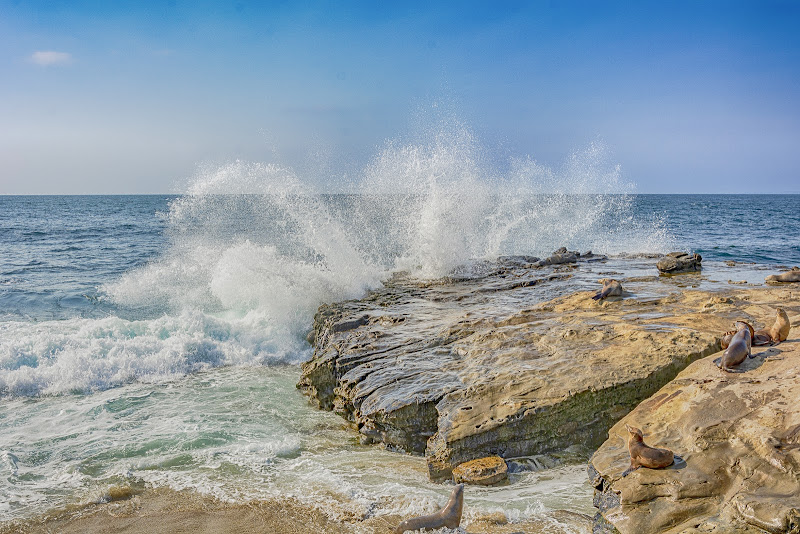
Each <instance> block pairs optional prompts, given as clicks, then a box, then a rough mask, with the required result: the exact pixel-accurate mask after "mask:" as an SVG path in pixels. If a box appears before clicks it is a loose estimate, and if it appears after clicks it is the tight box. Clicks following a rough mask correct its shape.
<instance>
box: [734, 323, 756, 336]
mask: <svg viewBox="0 0 800 534" xmlns="http://www.w3.org/2000/svg"><path fill="white" fill-rule="evenodd" d="M733 326H734V327H735V328H736V330H741V329H742V328H745V327H747V329H748V330H749V331H750V339H755V337H756V331H755V330H753V327H752V326H750V323H748V322H747V321H742V320H739V321H736V322H735V323H733Z"/></svg>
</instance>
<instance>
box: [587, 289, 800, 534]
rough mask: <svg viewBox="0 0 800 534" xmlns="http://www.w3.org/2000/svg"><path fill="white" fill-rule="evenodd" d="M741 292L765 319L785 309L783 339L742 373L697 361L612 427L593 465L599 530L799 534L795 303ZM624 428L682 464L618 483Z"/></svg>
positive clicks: (623, 465)
mask: <svg viewBox="0 0 800 534" xmlns="http://www.w3.org/2000/svg"><path fill="white" fill-rule="evenodd" d="M737 295H738V296H740V297H744V298H747V299H748V300H747V301H740V304H741V305H742V309H743V310H745V309H746V310H748V311H750V312H757V313H758V315H759V316H762V315H763V320H762V322H767V321H768V310H769V309H774V306H775V305H784V306H786V307H787V311H788V310H791V311H790V312H789V316H790V318H791V323H792V331H791V332H790V335H789V339H788V340H787V341H786V342H784V343H781V344H780V345H777V346H774V347H769V348H765V347H756V348H754V354H755V355H756V356H755V358H753V359H750V360H747V361H746V362H744V363H743V364H742V368H743V370H744V372H742V373H725V372H724V371H722V370H720V369H718V368H717V367H716V365H715V363H714V360H715V359H717V358H719V356H720V355H719V354H714V355H712V356H708V357H706V358H703V359H701V360H698V361H696V362H694V363H692V364H691V365H690V366H689V367H687V368H686V369H685V370H684V371H682V372H681V373H680V374H679V375H678V376H677V377H676V378H675V379H674V380H673V381H671V382H670V383H669V384H667V385H666V386H664V387H663V388H662V389H661V390H659V391H658V393H656V394H655V395H654V396H652V397H651V398H649V399H648V400H646V401H645V402H643V403H641V404H640V405H639V406H637V407H636V409H635V410H633V411H632V412H631V413H630V414H629V415H627V416H626V417H625V418H624V419H622V420H621V421H620V422H618V423H617V424H616V425H614V426H613V427H612V428H611V430H610V431H609V438H608V440H607V441H606V442H605V443H604V444H603V445H602V446H601V447H600V449H599V450H598V451H597V452H596V453H595V454H594V456H593V457H592V460H591V462H590V464H589V475H590V478H591V479H593V484H594V485H595V488H596V493H595V506H597V507H598V508H599V509H600V514H599V515H598V517H597V523H596V526H595V532H615V531H618V532H621V533H623V534H627V533H637V534H647V533H656V532H657V533H666V534H677V533H686V534H688V533H700V532H715V533H723V532H725V533H728V532H772V533H798V532H800V401H798V393H799V392H800V331H798V322H800V316H798V315H797V314H798V313H800V301H798V300H797V299H796V297H795V295H794V294H793V293H791V292H783V293H774V292H768V291H763V290H761V291H755V292H753V293H750V294H747V295H745V294H741V293H737ZM762 308H763V309H762ZM625 424H630V425H632V426H636V427H639V428H641V429H642V430H643V432H644V434H645V439H646V440H647V443H648V444H650V445H652V446H655V447H665V448H668V449H670V450H672V451H674V452H675V454H677V455H680V457H681V459H679V460H678V461H676V462H675V464H673V465H672V466H671V467H669V468H666V469H657V470H656V469H645V468H640V469H638V470H636V471H633V472H631V473H630V474H627V475H626V476H624V477H623V476H622V475H623V473H624V472H625V470H626V469H627V468H628V466H629V458H630V457H629V455H628V449H627V446H626V438H627V432H626V431H625Z"/></svg>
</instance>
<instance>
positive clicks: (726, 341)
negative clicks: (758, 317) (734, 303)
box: [719, 321, 766, 350]
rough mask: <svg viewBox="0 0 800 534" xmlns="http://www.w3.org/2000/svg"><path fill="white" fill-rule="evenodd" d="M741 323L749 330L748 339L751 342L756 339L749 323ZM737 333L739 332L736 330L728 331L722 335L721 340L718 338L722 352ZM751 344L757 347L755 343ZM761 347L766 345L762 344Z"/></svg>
mask: <svg viewBox="0 0 800 534" xmlns="http://www.w3.org/2000/svg"><path fill="white" fill-rule="evenodd" d="M742 322H743V323H744V324H746V325H747V327H748V328H749V329H750V339H751V340H753V339H755V338H756V331H755V330H754V329H753V327H752V326H750V323H748V322H746V321H742ZM738 331H739V330H738V329H736V330H728V331H727V332H725V333H724V334H722V338H720V340H719V343H720V345H722V349H723V350H725V349H727V348H728V345H730V344H731V339H733V336H735V335H736V332H738ZM752 344H753V345H757V343H752ZM762 345H766V343H762Z"/></svg>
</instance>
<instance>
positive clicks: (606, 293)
mask: <svg viewBox="0 0 800 534" xmlns="http://www.w3.org/2000/svg"><path fill="white" fill-rule="evenodd" d="M600 283H601V284H603V289H601V290H600V291H598V292H597V294H596V295H595V296H593V297H592V299H593V300H603V299H604V298H606V297H618V296H620V295H622V284H620V283H619V282H618V281H616V280H613V279H611V278H603V279H602V280H600Z"/></svg>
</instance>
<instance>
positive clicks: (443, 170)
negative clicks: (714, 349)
mask: <svg viewBox="0 0 800 534" xmlns="http://www.w3.org/2000/svg"><path fill="white" fill-rule="evenodd" d="M356 190H357V191H358V192H359V193H360V196H357V197H355V196H324V195H321V194H320V193H321V192H319V191H315V190H313V189H312V188H310V187H309V186H308V185H307V184H306V183H305V182H304V181H303V180H301V179H300V178H299V177H298V176H296V175H295V173H294V172H293V171H292V170H291V169H287V168H284V167H281V166H278V165H274V164H266V163H257V162H242V161H236V162H232V163H230V164H227V165H223V166H218V167H203V168H201V169H200V170H199V172H198V175H197V176H196V178H195V180H194V182H193V183H192V185H191V186H190V187H189V188H188V190H187V193H186V194H185V195H184V196H182V197H180V198H179V199H177V200H175V201H174V202H173V203H172V204H171V206H170V209H169V211H168V212H167V213H165V214H164V215H163V216H164V217H165V220H166V223H167V234H168V242H169V246H168V248H167V249H166V250H164V251H163V253H162V254H161V255H160V256H159V257H158V258H157V259H155V260H153V261H150V262H148V263H147V264H146V265H143V266H141V267H139V268H136V269H133V270H131V271H129V272H127V273H126V274H125V275H124V276H122V277H121V278H119V279H116V280H110V281H108V282H107V283H106V284H105V285H104V287H103V288H102V294H103V297H102V298H104V299H108V300H109V301H111V302H112V303H113V304H114V306H115V309H116V310H117V313H115V314H113V315H111V316H109V317H106V318H100V319H97V318H81V317H74V318H71V319H67V320H61V321H41V322H36V321H29V322H25V321H7V322H0V394H2V395H3V397H4V398H3V400H2V401H1V402H0V435H1V436H3V437H2V438H0V458H3V459H4V460H3V461H2V462H0V471H2V473H0V474H2V477H0V495H2V496H3V499H0V500H2V501H3V503H4V504H2V505H0V520H2V519H3V518H9V517H20V516H26V515H31V514H33V513H36V512H41V511H44V510H46V509H48V508H50V507H53V506H57V505H61V504H63V503H65V502H75V501H87V500H88V501H91V500H93V499H97V498H99V497H97V496H98V495H101V496H102V494H103V492H104V491H105V489H104V488H107V486H108V485H109V484H111V483H119V481H123V482H125V483H129V482H130V481H131V480H133V481H144V482H147V483H151V484H156V485H167V486H170V487H174V488H177V489H180V488H183V487H190V488H195V489H198V490H199V491H202V492H205V493H209V494H213V495H216V496H218V497H220V498H224V499H234V500H240V499H247V498H259V497H268V496H279V495H283V496H297V497H298V498H301V499H304V500H306V501H309V502H315V503H317V504H319V503H328V504H329V505H330V510H331V513H334V514H335V513H339V512H336V510H339V511H340V512H341V511H342V510H345V511H348V510H349V511H350V512H353V511H354V510H355V512H357V513H359V514H361V515H363V514H364V513H367V512H366V511H367V510H371V511H370V512H369V513H375V514H380V513H391V512H393V511H397V509H399V508H398V507H400V508H402V510H403V513H404V514H409V513H414V512H419V513H423V512H425V511H426V510H427V511H429V509H430V505H431V502H432V499H437V498H438V497H437V496H439V497H441V496H442V495H445V494H446V492H447V490H446V488H445V489H442V488H441V487H439V486H435V485H431V484H429V483H428V482H427V476H426V473H425V470H424V465H423V462H422V461H421V460H420V459H419V458H414V457H407V456H402V455H397V454H392V453H389V452H386V451H383V450H380V449H378V448H375V447H370V448H364V447H360V446H359V445H358V444H357V443H355V442H354V437H353V435H352V434H351V433H349V432H346V431H344V430H342V429H341V427H340V422H339V420H338V418H337V417H336V416H334V415H332V414H323V413H319V412H315V411H313V410H312V409H311V408H309V407H308V406H307V405H306V402H305V400H304V399H303V398H302V397H300V396H299V393H297V391H296V390H295V389H294V380H296V379H297V377H298V376H299V370H298V369H297V367H296V364H298V363H300V362H302V361H304V360H306V359H307V358H308V357H309V356H310V350H311V349H310V347H309V346H308V344H307V343H306V342H305V335H306V333H307V331H308V329H309V328H310V326H311V323H312V319H313V314H314V312H315V311H316V309H317V308H318V307H319V305H320V304H322V303H324V302H331V301H338V300H343V299H350V298H358V297H361V296H362V295H363V294H364V293H365V292H366V291H367V290H368V289H370V288H373V287H376V286H378V285H379V284H380V283H381V281H382V280H383V279H385V278H386V277H387V276H388V275H389V274H390V273H391V272H392V271H393V270H396V269H403V270H408V271H411V272H412V273H414V274H415V275H417V276H419V277H423V278H435V277H439V276H442V275H445V274H447V273H449V272H450V271H452V270H453V269H454V268H457V267H459V266H461V265H463V264H465V263H468V262H470V261H472V260H476V259H492V258H495V257H497V256H499V255H508V254H528V255H539V256H543V255H546V254H549V253H550V252H552V251H553V250H555V249H556V248H558V247H560V246H567V247H568V248H570V249H578V250H580V251H585V250H588V249H591V250H593V251H594V252H599V253H616V252H656V251H662V252H663V251H665V250H667V248H669V240H668V239H667V237H666V236H665V235H664V232H663V231H662V230H661V229H660V227H659V226H658V225H655V226H654V225H643V224H641V223H639V222H637V221H636V220H635V219H634V218H633V217H632V214H631V213H630V203H629V198H628V197H627V196H626V193H628V192H629V191H630V190H631V187H630V186H629V185H628V184H626V183H625V182H624V180H623V179H622V178H621V173H620V169H619V168H618V167H617V166H615V165H613V164H610V163H609V159H608V157H607V155H606V152H605V151H604V149H603V148H602V147H601V146H600V145H597V144H593V145H590V146H589V147H588V148H587V149H586V150H583V151H578V152H576V153H575V154H573V155H571V156H570V157H569V158H568V160H567V161H566V162H565V163H564V165H563V166H561V167H559V168H556V169H551V168H548V167H546V166H543V165H541V164H538V163H537V162H535V161H534V160H533V159H531V158H520V159H515V160H512V161H510V162H509V163H508V165H507V168H505V169H504V170H503V171H502V172H500V171H498V170H497V169H494V168H491V167H489V166H487V164H486V163H485V158H483V156H482V154H481V149H480V146H479V144H478V143H477V141H476V140H475V138H474V136H473V135H472V133H471V132H470V131H469V129H467V128H465V127H463V126H460V125H457V127H454V126H453V125H449V126H448V127H447V128H444V127H434V128H431V129H429V130H425V131H424V132H423V133H422V134H420V135H419V136H417V138H415V139H411V140H405V141H404V140H396V141H391V142H387V144H386V145H385V146H384V147H383V149H382V150H381V151H380V152H379V154H378V155H377V156H376V157H375V159H374V160H373V161H372V163H371V164H370V165H369V166H368V167H367V168H366V169H365V170H364V173H363V176H362V178H361V180H360V181H359V183H358V184H357V186H356ZM598 194H603V195H602V196H599V195H598ZM282 364H290V365H291V366H290V367H288V368H286V367H280V365H282ZM217 368H224V369H221V370H220V369H217ZM228 368H232V369H228ZM215 369H217V370H215ZM203 372H205V373H208V374H205V373H203ZM40 397H41V398H40ZM115 410H116V411H115ZM343 451H347V453H346V454H343ZM547 473H549V474H547ZM584 479H585V475H584V473H583V468H582V467H579V468H578V467H576V468H572V467H568V468H562V471H549V470H548V471H547V472H546V473H545V474H542V473H525V474H521V475H518V476H516V480H515V484H514V485H512V486H510V487H508V488H503V489H500V490H476V491H475V492H472V495H473V496H471V497H470V499H472V501H471V502H472V505H473V506H475V510H483V511H492V510H494V509H502V510H503V511H505V513H506V514H507V515H509V516H510V517H512V518H513V517H518V518H520V519H522V518H526V517H531V516H535V515H536V514H541V513H542V510H544V509H546V508H547V507H551V508H552V507H556V508H558V507H566V508H570V509H576V510H581V511H585V512H589V508H590V502H588V501H587V495H588V492H589V489H588V488H587V486H586V483H585V480H584ZM387 497H390V498H387ZM389 503H393V504H389ZM582 503H583V504H582ZM393 507H394V508H393ZM342 513H344V512H342Z"/></svg>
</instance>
